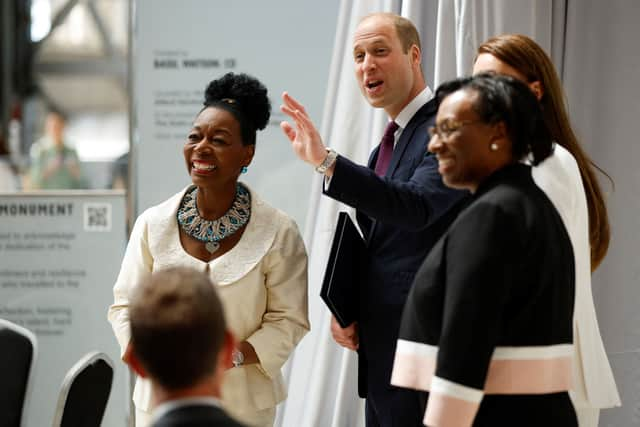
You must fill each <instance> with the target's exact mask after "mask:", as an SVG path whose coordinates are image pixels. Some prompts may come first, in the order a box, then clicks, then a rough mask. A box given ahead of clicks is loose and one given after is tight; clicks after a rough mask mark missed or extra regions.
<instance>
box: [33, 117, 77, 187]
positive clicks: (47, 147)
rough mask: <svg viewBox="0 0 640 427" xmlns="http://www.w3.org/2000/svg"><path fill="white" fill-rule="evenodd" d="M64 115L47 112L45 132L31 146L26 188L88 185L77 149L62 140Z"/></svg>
mask: <svg viewBox="0 0 640 427" xmlns="http://www.w3.org/2000/svg"><path fill="white" fill-rule="evenodd" d="M65 123H66V122H65V118H64V117H63V116H62V114H60V113H58V112H55V111H50V112H49V113H48V114H47V117H46V120H45V135H44V136H43V137H42V138H41V139H40V140H38V141H37V142H36V143H35V144H34V145H33V147H32V148H31V169H30V171H29V187H30V188H31V189H34V190H67V189H83V188H87V183H86V180H85V179H84V177H83V175H82V168H81V166H80V160H79V159H78V154H77V153H76V150H75V149H73V148H71V147H70V146H69V145H67V143H66V141H65V139H64V129H65Z"/></svg>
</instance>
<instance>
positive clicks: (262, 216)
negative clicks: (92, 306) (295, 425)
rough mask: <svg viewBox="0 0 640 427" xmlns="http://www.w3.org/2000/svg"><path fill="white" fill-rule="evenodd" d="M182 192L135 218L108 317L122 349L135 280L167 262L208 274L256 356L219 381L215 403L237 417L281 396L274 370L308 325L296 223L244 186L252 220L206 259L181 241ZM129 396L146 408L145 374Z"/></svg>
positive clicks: (302, 256)
mask: <svg viewBox="0 0 640 427" xmlns="http://www.w3.org/2000/svg"><path fill="white" fill-rule="evenodd" d="M188 188H189V187H188ZM186 190H187V189H185V190H183V191H181V192H180V193H178V194H176V195H175V196H173V197H171V198H170V199H168V200H167V201H165V202H163V203H161V204H159V205H157V206H154V207H151V208H149V209H147V210H146V211H145V212H143V213H142V214H141V215H140V216H139V217H138V219H137V220H136V223H135V225H134V227H133V230H132V232H131V236H130V238H129V243H128V245H127V250H126V252H125V255H124V259H123V261H122V267H121V268H120V274H119V275H118V279H117V280H116V284H115V286H114V288H113V294H114V303H113V305H112V306H111V307H110V308H109V313H108V318H109V321H110V322H111V325H112V327H113V330H114V332H115V335H116V338H117V339H118V343H119V344H120V349H121V352H122V353H124V351H125V350H126V347H127V345H128V343H129V338H130V331H129V314H128V309H127V307H128V301H129V300H128V298H129V292H130V291H131V288H132V287H133V286H135V285H136V283H138V282H139V281H140V279H142V278H143V277H144V276H146V275H148V274H150V273H151V272H153V271H158V270H161V269H163V268H168V267H173V266H183V267H192V268H195V269H197V270H200V271H204V272H207V273H208V274H209V277H210V278H211V280H212V281H213V283H215V284H216V285H217V290H218V293H219V295H220V298H221V299H222V303H223V306H224V309H225V315H226V319H227V325H228V326H229V328H230V329H231V330H232V332H233V333H234V335H235V337H236V339H237V340H238V341H244V340H246V341H248V342H249V343H250V344H251V345H252V346H253V348H254V349H255V351H256V353H257V355H258V358H259V359H260V364H257V365H256V364H254V365H246V366H241V367H238V368H232V369H229V370H227V372H226V374H225V377H224V379H223V387H222V405H223V406H224V407H225V409H227V410H228V411H229V412H230V413H232V414H233V415H235V416H237V417H238V418H239V419H242V417H241V414H242V412H243V411H247V410H248V411H259V410H263V409H268V408H273V407H275V406H276V404H277V403H278V402H280V401H282V400H284V399H285V397H286V390H285V385H284V381H283V378H282V374H281V372H280V368H281V367H282V365H283V364H284V362H285V361H286V360H287V358H288V357H289V355H290V354H291V352H292V351H293V349H294V347H295V346H296V344H297V343H298V342H299V341H300V340H301V339H302V337H303V336H304V335H305V334H306V333H307V332H308V331H309V319H308V313H307V253H306V250H305V247H304V243H303V241H302V239H301V237H300V233H299V231H298V228H297V226H296V224H295V222H294V221H293V220H292V219H291V218H289V217H288V216H287V215H286V214H284V213H283V212H281V211H279V210H277V209H275V208H273V207H271V206H269V205H267V204H266V203H265V202H263V201H262V200H260V198H259V197H258V196H257V195H256V194H255V193H254V192H251V218H250V219H249V222H248V223H247V226H246V228H245V231H244V233H243V235H242V238H241V239H240V241H239V242H238V243H237V244H236V246H235V247H233V249H231V250H230V251H229V252H227V253H226V254H224V255H222V256H220V257H219V258H216V259H215V260H213V261H211V262H208V263H207V262H204V261H201V260H199V259H197V258H194V257H192V256H191V255H189V254H188V253H187V252H185V251H184V249H183V247H182V245H181V243H180V237H179V232H178V222H177V219H176V213H177V210H178V205H179V203H180V200H181V199H182V197H183V195H184V193H185V191H186ZM133 401H134V403H135V405H136V407H137V408H138V409H141V410H143V411H149V410H150V409H151V408H150V406H151V387H150V384H149V383H148V382H147V381H146V380H143V379H141V378H138V380H137V381H136V386H135V389H134V393H133Z"/></svg>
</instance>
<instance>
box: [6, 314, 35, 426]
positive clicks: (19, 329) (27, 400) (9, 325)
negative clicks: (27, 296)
mask: <svg viewBox="0 0 640 427" xmlns="http://www.w3.org/2000/svg"><path fill="white" fill-rule="evenodd" d="M0 328H6V329H9V330H12V331H14V332H16V333H18V334H20V335H22V336H24V337H25V338H27V339H28V340H29V341H30V342H31V348H32V353H31V363H30V365H29V374H28V375H27V385H26V387H25V389H24V399H23V401H22V416H21V417H20V420H21V421H20V424H21V425H26V424H27V423H26V422H25V420H26V419H27V417H28V416H29V411H28V409H29V406H30V404H31V390H32V389H33V378H34V371H35V367H36V361H37V359H38V339H37V338H36V335H35V334H34V333H33V332H31V331H30V330H29V329H27V328H25V327H23V326H20V325H16V324H15V323H13V322H11V321H10V320H7V319H0Z"/></svg>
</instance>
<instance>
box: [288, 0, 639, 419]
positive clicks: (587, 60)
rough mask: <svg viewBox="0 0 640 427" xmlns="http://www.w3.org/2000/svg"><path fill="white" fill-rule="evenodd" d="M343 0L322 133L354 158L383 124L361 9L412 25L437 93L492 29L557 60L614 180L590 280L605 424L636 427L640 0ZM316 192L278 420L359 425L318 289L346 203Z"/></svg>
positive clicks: (582, 131) (579, 122)
mask: <svg viewBox="0 0 640 427" xmlns="http://www.w3.org/2000/svg"><path fill="white" fill-rule="evenodd" d="M340 7H341V10H340V15H339V18H338V25H337V30H336V40H335V44H334V53H333V59H332V67H331V71H330V73H331V74H330V79H329V87H328V91H327V97H326V102H325V107H324V116H323V125H322V127H321V133H322V136H323V138H324V140H325V143H327V145H329V146H331V147H333V148H334V149H335V150H336V151H338V152H339V153H340V154H342V155H345V156H347V157H349V158H351V159H353V160H355V161H357V162H360V163H364V162H366V159H367V157H368V154H369V152H370V150H371V148H372V147H373V146H375V145H376V143H377V141H379V139H380V136H381V135H382V130H383V127H384V124H385V123H386V120H387V118H386V116H385V114H384V112H383V111H381V110H376V111H374V110H373V109H372V108H371V107H370V106H369V105H368V104H367V103H366V102H365V101H364V99H363V98H362V96H361V94H360V93H359V90H358V88H357V86H356V82H355V78H354V76H353V62H352V58H351V53H350V52H351V43H352V36H353V32H354V30H355V27H356V25H357V22H358V21H359V18H360V17H362V16H363V15H365V14H367V13H370V12H374V11H391V12H395V13H400V14H402V15H403V16H405V17H408V18H409V19H411V20H412V21H413V22H414V23H415V24H416V26H417V27H418V29H419V31H420V33H421V37H422V42H423V70H424V72H425V77H426V78H427V83H428V84H429V86H430V87H431V88H432V89H434V88H435V87H436V86H437V84H439V83H441V82H442V81H445V80H447V79H450V78H453V77H456V76H461V75H465V74H469V73H470V71H471V67H472V63H473V59H474V57H475V50H476V48H477V46H478V45H479V44H480V43H481V42H482V41H484V40H485V39H487V38H488V37H490V36H492V35H496V34H501V33H508V32H517V33H523V34H526V35H528V36H530V37H532V38H533V39H535V40H536V41H537V42H538V43H539V44H540V45H541V46H542V47H543V48H544V49H545V50H546V51H547V52H548V53H549V54H550V56H551V57H552V58H553V60H554V62H555V64H556V67H557V68H558V71H559V72H560V73H561V75H562V76H563V80H564V84H565V88H566V91H567V94H568V101H569V105H570V112H571V116H572V120H573V124H574V127H575V128H576V129H577V131H578V134H579V135H580V136H581V140H582V143H583V144H584V146H585V147H586V149H587V151H588V152H589V154H590V155H591V156H592V158H593V159H594V161H595V162H596V163H598V164H599V165H600V166H602V167H603V168H604V169H605V170H607V171H608V172H609V174H610V175H611V176H612V177H613V179H614V181H615V184H616V186H615V191H612V190H611V187H610V186H609V185H608V184H607V181H606V180H602V183H603V185H604V188H605V192H606V193H607V194H608V206H609V214H610V220H611V225H612V231H613V238H612V243H611V249H610V252H609V255H608V256H607V258H606V260H605V261H604V263H603V264H602V266H601V267H600V268H599V270H598V271H597V272H596V274H595V275H594V280H593V288H594V299H595V304H596V309H597V312H598V316H599V320H600V328H601V331H602V334H603V336H604V342H605V345H606V347H607V350H608V352H609V356H610V358H611V364H612V367H613V369H614V372H615V375H616V380H617V383H618V388H619V390H620V393H621V397H622V400H623V407H622V408H617V409H610V410H605V411H603V413H602V416H601V420H600V426H601V427H604V426H616V427H618V426H619V427H628V426H633V425H640V387H639V385H638V384H640V328H638V326H639V325H640V314H639V313H640V310H638V309H637V307H638V305H639V303H640V286H639V285H640V283H638V282H639V281H640V263H638V262H637V259H638V254H639V253H640V221H638V213H640V172H639V171H638V168H637V166H636V163H637V161H638V159H639V158H640V143H637V142H636V141H635V139H636V138H635V135H634V134H635V128H636V126H635V125H636V124H637V123H639V122H640V103H638V100H639V99H640V90H639V89H638V84H637V83H636V80H637V76H638V75H640V49H639V48H638V40H640V30H638V25H639V22H640V2H638V1H636V0H610V1H606V2H604V1H599V0H535V1H532V0H404V1H401V0H395V1H394V0H389V1H375V0H368V1H366V0H360V1H358V0H352V1H347V0H344V1H342V2H341V6H340ZM294 95H295V94H294ZM300 99H301V101H303V103H304V99H303V97H300ZM320 189H321V181H320V177H319V176H317V177H315V178H314V181H313V183H312V196H311V202H310V209H309V214H308V217H307V227H306V230H305V231H306V232H305V239H306V242H307V247H308V250H309V252H310V269H309V274H310V283H309V286H310V289H309V295H310V317H311V322H312V332H311V333H310V334H309V336H308V337H307V338H306V339H305V340H304V341H303V342H302V344H301V345H300V347H299V348H298V350H297V351H296V353H295V354H294V357H293V358H292V359H291V360H290V362H289V364H288V380H289V398H288V399H287V401H286V402H285V403H284V404H283V405H282V406H281V407H280V410H279V413H278V420H277V425H279V426H283V427H294V426H296V427H297V426H301V427H344V426H349V427H358V426H362V425H364V422H363V413H364V412H363V402H362V401H361V400H360V399H359V398H357V391H356V389H357V387H356V370H357V367H356V361H355V355H354V353H353V352H350V351H347V350H343V349H342V348H340V347H338V346H337V345H336V344H335V343H334V342H333V340H332V338H331V335H330V330H329V324H330V316H329V312H328V310H327V309H326V308H325V307H324V305H323V304H322V302H321V300H320V298H319V297H318V294H319V289H320V285H321V281H322V276H323V274H324V267H325V263H326V260H327V257H328V253H329V249H330V245H331V238H332V235H333V228H334V226H335V221H336V218H337V213H338V211H340V210H347V211H350V209H348V208H347V207H345V206H344V205H341V204H340V203H337V202H335V201H332V200H330V199H328V198H326V197H322V196H321V192H320Z"/></svg>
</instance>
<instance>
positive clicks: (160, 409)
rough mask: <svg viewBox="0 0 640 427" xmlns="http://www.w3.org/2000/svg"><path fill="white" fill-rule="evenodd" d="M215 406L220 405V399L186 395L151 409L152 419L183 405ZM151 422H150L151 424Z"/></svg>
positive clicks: (155, 419)
mask: <svg viewBox="0 0 640 427" xmlns="http://www.w3.org/2000/svg"><path fill="white" fill-rule="evenodd" d="M193 405H199V406H215V407H218V408H219V407H220V401H219V400H218V399H216V398H215V397H188V398H184V399H175V400H168V401H166V402H164V403H161V404H160V405H158V406H156V407H155V409H154V410H153V415H152V421H153V422H155V421H157V420H159V419H160V418H161V417H163V416H165V415H166V414H167V413H169V412H171V411H173V410H174V409H178V408H181V407H183V406H193ZM153 422H152V424H153Z"/></svg>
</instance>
